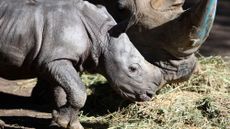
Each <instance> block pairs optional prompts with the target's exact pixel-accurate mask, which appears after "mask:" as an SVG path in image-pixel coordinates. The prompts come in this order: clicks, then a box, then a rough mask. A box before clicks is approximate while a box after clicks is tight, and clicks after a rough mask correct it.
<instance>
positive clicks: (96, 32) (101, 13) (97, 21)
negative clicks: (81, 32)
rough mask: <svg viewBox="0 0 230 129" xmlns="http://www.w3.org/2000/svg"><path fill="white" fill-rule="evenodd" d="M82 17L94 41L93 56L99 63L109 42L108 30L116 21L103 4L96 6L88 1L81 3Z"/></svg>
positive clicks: (92, 41) (96, 62)
mask: <svg viewBox="0 0 230 129" xmlns="http://www.w3.org/2000/svg"><path fill="white" fill-rule="evenodd" d="M79 8H81V9H80V11H81V12H80V14H79V15H80V18H81V20H82V21H83V24H84V25H85V27H86V30H87V33H88V35H89V38H90V40H91V43H92V49H91V56H92V59H93V60H94V62H95V64H96V65H98V62H99V57H100V55H101V54H102V53H103V52H104V49H103V48H105V47H106V46H107V42H108V38H109V37H108V31H109V29H111V28H112V27H113V26H114V25H116V22H115V21H114V19H113V18H112V16H111V15H110V14H109V13H108V12H107V10H106V9H105V8H104V7H103V6H95V5H92V4H90V3H89V2H87V1H84V2H82V3H81V6H80V7H79Z"/></svg>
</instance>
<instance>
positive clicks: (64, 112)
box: [45, 60, 87, 129]
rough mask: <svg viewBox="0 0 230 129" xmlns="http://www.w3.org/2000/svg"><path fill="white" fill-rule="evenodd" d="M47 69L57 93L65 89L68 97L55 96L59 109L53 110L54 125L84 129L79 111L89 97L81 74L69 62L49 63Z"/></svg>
mask: <svg viewBox="0 0 230 129" xmlns="http://www.w3.org/2000/svg"><path fill="white" fill-rule="evenodd" d="M45 69H46V71H45V73H46V74H47V73H48V75H49V76H48V80H49V81H50V83H51V84H55V85H54V86H55V87H54V88H55V91H58V90H60V89H61V88H63V90H64V93H65V95H66V96H64V97H66V99H63V96H62V95H63V94H56V93H55V94H54V95H55V99H56V105H57V108H56V109H55V110H53V114H52V115H53V122H52V123H55V124H56V125H58V126H59V127H62V128H68V129H83V127H82V126H81V124H80V122H79V120H78V111H79V110H80V109H81V108H82V107H83V106H84V104H85V101H86V96H87V95H86V89H85V86H84V85H83V83H82V81H81V79H80V77H79V74H78V73H77V71H76V70H75V68H74V67H73V65H72V63H71V62H70V61H68V60H58V61H54V62H51V63H48V64H47V65H46V66H45ZM59 88H60V89H59ZM63 100H64V101H65V100H67V101H66V102H63Z"/></svg>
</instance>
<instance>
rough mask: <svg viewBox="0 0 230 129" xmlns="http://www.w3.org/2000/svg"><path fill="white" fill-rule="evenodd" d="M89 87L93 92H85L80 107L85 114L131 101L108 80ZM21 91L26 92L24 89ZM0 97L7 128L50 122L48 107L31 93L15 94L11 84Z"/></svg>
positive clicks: (99, 128)
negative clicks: (34, 100)
mask: <svg viewBox="0 0 230 129" xmlns="http://www.w3.org/2000/svg"><path fill="white" fill-rule="evenodd" d="M1 81H3V80H1ZM8 83H10V82H8ZM1 87H4V86H0V91H1ZM31 88H33V87H28V90H27V92H28V93H27V94H28V95H29V94H30V91H31ZM90 89H91V91H92V93H91V94H90V95H89V96H88V98H87V102H86V104H85V106H84V108H83V109H82V111H83V114H84V115H87V116H95V117H96V116H103V115H106V114H108V113H113V112H116V111H118V110H119V109H120V108H122V107H126V106H128V105H129V104H130V102H128V101H125V100H124V99H122V98H121V97H120V96H119V95H118V94H116V93H115V92H114V91H113V90H112V88H111V87H110V86H109V84H107V83H106V84H98V85H92V86H90ZM24 91H25V92H26V90H24ZM0 98H4V99H0V104H1V105H0V119H2V120H3V121H4V122H5V123H6V128H7V129H11V128H12V129H24V128H36V129H45V128H47V127H48V126H49V124H50V122H51V115H50V112H51V107H50V106H48V105H47V104H46V105H44V104H43V105H38V104H35V103H33V102H32V99H31V98H30V97H28V96H21V95H17V93H15V92H14V88H12V94H11V93H4V92H0ZM47 114H49V115H47ZM82 125H83V126H84V127H85V128H86V129H87V128H90V129H107V128H108V126H109V125H108V124H105V123H90V122H83V123H82Z"/></svg>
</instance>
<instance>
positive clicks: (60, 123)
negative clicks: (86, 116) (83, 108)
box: [50, 109, 84, 129]
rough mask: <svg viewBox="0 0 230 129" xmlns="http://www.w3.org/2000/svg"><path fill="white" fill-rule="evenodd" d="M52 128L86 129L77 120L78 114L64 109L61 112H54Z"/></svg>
mask: <svg viewBox="0 0 230 129" xmlns="http://www.w3.org/2000/svg"><path fill="white" fill-rule="evenodd" d="M50 127H51V128H64V129H84V128H83V126H82V125H81V124H80V122H79V120H78V118H77V114H76V113H73V112H72V111H71V110H68V109H64V110H63V111H60V112H57V111H56V110H54V111H53V121H52V123H51V125H50Z"/></svg>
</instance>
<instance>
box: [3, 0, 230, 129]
mask: <svg viewBox="0 0 230 129" xmlns="http://www.w3.org/2000/svg"><path fill="white" fill-rule="evenodd" d="M188 6H189V4H188ZM217 13H218V16H217V18H216V20H215V25H214V26H213V29H212V32H211V34H210V37H209V38H208V40H207V42H206V43H205V44H204V45H203V46H202V48H201V49H200V53H201V54H202V55H205V56H209V55H222V56H230V2H229V1H226V0H225V1H224V0H223V1H220V2H219V6H218V11H217ZM35 82H36V81H35V80H27V81H22V80H19V81H7V80H4V79H0V119H2V120H3V121H4V122H5V123H6V128H7V129H31V128H37V129H44V128H46V127H47V126H48V125H49V123H50V120H51V114H50V113H49V112H50V109H49V108H48V107H47V106H46V105H37V104H33V103H32V101H31V99H30V97H29V96H30V93H31V90H32V88H33V86H34V84H35Z"/></svg>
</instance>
